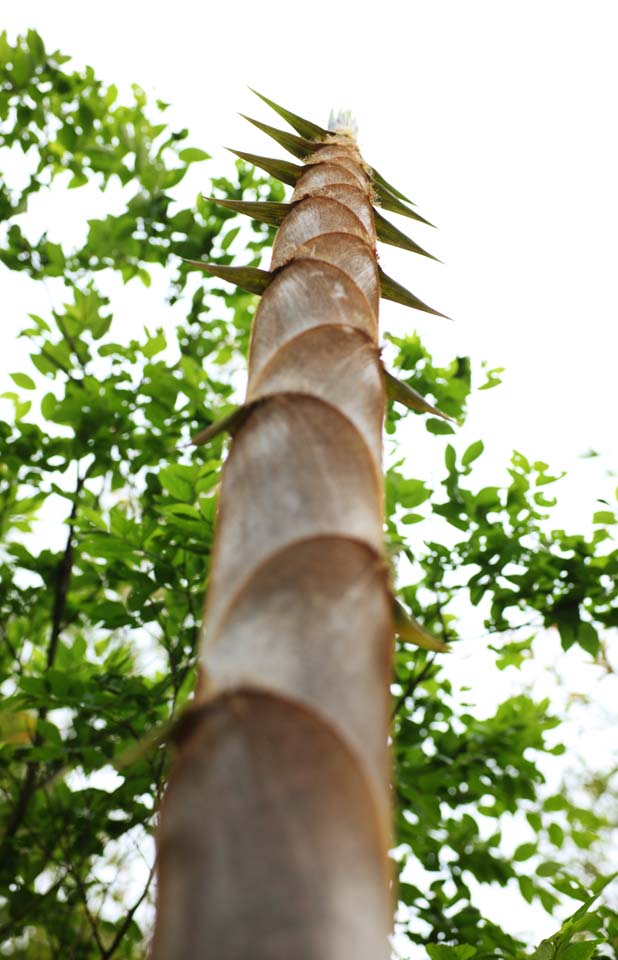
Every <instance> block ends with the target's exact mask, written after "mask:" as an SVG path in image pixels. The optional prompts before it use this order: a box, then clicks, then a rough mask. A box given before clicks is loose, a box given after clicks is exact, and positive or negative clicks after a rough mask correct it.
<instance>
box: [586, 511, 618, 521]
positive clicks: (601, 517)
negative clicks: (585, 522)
mask: <svg viewBox="0 0 618 960" xmlns="http://www.w3.org/2000/svg"><path fill="white" fill-rule="evenodd" d="M592 522H593V523H603V524H606V523H607V524H611V523H617V522H618V519H617V518H616V515H615V514H614V513H612V511H611V510H597V512H596V513H595V514H593V517H592Z"/></svg>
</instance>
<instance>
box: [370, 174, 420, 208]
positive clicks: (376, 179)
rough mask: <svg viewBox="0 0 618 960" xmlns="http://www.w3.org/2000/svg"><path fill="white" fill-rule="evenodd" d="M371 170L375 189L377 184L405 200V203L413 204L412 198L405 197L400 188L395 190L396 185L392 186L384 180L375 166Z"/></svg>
mask: <svg viewBox="0 0 618 960" xmlns="http://www.w3.org/2000/svg"><path fill="white" fill-rule="evenodd" d="M371 172H372V175H373V180H374V183H375V184H376V185H377V186H376V191H377V187H378V186H379V187H384V188H385V189H386V190H387V191H388V192H389V193H392V194H394V195H395V196H396V197H398V198H399V200H405V202H406V203H412V206H414V204H413V202H412V200H410V198H409V197H406V195H405V193H402V192H401V190H397V189H396V187H394V186H393V185H392V184H391V183H389V182H388V180H385V179H384V177H383V176H382V175H381V174H380V173H378V171H377V170H376V169H375V167H374V168H372V171H371Z"/></svg>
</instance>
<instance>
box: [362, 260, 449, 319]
mask: <svg viewBox="0 0 618 960" xmlns="http://www.w3.org/2000/svg"><path fill="white" fill-rule="evenodd" d="M379 275H380V293H381V295H382V297H383V298H384V299H385V300H392V301H393V302H394V303H401V304H403V305H404V307H411V308H412V309H413V310H422V311H423V313H431V314H433V315H434V316H436V317H444V319H445V320H450V319H451V317H448V316H447V315H446V314H445V313H440V311H439V310H434V308H433V307H430V306H428V304H426V303H424V302H423V301H422V300H419V298H418V297H416V296H415V295H414V294H413V293H412V292H411V291H410V290H407V289H406V287H404V286H402V284H400V283H397V281H396V280H393V278H392V277H389V276H387V274H385V273H384V271H383V270H382V269H381V268H379Z"/></svg>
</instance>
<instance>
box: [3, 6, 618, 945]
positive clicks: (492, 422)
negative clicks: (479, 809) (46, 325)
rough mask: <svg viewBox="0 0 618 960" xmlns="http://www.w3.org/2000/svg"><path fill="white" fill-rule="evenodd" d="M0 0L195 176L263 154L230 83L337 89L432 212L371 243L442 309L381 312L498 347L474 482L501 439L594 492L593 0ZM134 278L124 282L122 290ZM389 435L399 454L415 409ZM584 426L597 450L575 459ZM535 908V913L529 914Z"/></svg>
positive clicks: (305, 108)
mask: <svg viewBox="0 0 618 960" xmlns="http://www.w3.org/2000/svg"><path fill="white" fill-rule="evenodd" d="M0 11H1V17H0V25H1V26H2V28H6V29H8V31H9V34H10V35H13V34H14V33H15V32H16V31H24V30H26V29H27V28H28V27H34V28H35V29H37V30H38V31H39V32H40V33H41V34H42V36H43V38H44V40H45V43H46V45H47V47H48V48H58V47H59V48H60V49H62V51H63V52H65V53H68V54H71V55H72V56H74V58H75V60H76V63H77V64H80V65H82V64H84V63H89V64H92V66H93V67H94V68H95V70H96V72H97V74H98V75H99V76H100V77H101V78H103V79H107V80H109V81H113V82H116V83H119V84H120V83H126V84H128V83H131V82H134V81H135V82H138V83H140V84H141V85H142V86H143V87H145V88H146V90H147V91H149V92H153V93H155V94H156V95H157V96H159V97H161V98H163V99H164V100H166V101H169V102H171V103H172V104H173V105H174V113H173V118H174V120H175V122H176V123H178V124H181V125H183V126H188V127H189V128H190V130H191V137H190V140H189V141H188V142H190V143H191V144H192V145H195V146H200V147H203V148H204V149H206V150H207V151H208V152H209V153H211V154H213V161H212V162H211V163H209V164H204V165H201V166H200V167H199V171H200V176H201V177H203V183H204V186H206V184H207V178H208V176H210V175H213V176H216V175H217V174H218V173H220V172H221V169H222V168H223V167H224V166H227V165H228V164H229V162H230V161H229V159H228V155H226V154H225V152H224V150H223V148H222V145H223V144H226V145H229V146H236V147H238V148H240V149H244V150H247V151H251V152H255V153H262V154H266V155H282V154H281V151H279V150H278V148H277V147H276V145H275V144H274V143H272V141H269V140H268V139H267V138H266V137H265V136H264V135H263V134H261V133H259V132H258V131H257V130H254V129H253V128H252V127H251V126H250V125H248V124H247V123H246V122H245V121H244V120H242V119H240V118H239V117H238V115H237V113H238V111H242V112H243V113H248V114H249V115H253V116H256V117H259V118H261V119H263V120H265V121H266V122H269V123H273V124H274V125H275V126H278V125H281V126H283V122H282V121H281V123H280V122H279V120H278V119H277V118H275V116H274V114H271V112H270V111H269V110H268V108H266V106H265V105H263V104H261V102H260V101H258V100H257V99H256V98H255V97H254V96H253V95H252V94H251V93H249V92H248V91H247V89H246V86H247V84H250V85H251V86H253V87H256V88H257V89H258V90H261V91H262V92H264V93H265V94H266V95H268V96H271V97H272V98H273V99H275V100H277V101H279V102H282V103H283V104H284V105H286V106H288V107H290V108H291V109H293V110H294V111H295V112H297V113H300V114H301V115H303V116H306V117H308V118H310V119H313V120H315V121H317V122H319V123H325V122H326V121H327V119H328V114H329V112H330V109H331V108H332V107H339V106H343V107H349V108H351V109H352V110H353V111H354V112H355V114H356V116H357V118H358V121H359V125H360V136H359V140H360V146H361V149H362V150H363V152H364V154H365V156H366V158H367V160H368V161H369V162H370V163H371V164H372V165H374V166H376V167H377V168H378V169H379V170H380V171H381V172H382V173H383V174H384V175H385V176H386V177H387V179H389V180H390V181H391V182H392V183H394V184H395V185H396V186H397V187H399V188H400V189H401V190H403V192H404V193H407V194H408V195H409V196H411V197H412V199H413V200H415V201H416V203H417V204H418V209H419V211H420V212H421V213H422V214H423V215H424V216H426V217H427V218H428V219H429V220H431V221H432V222H433V223H435V224H436V225H437V226H438V227H439V229H438V230H437V231H436V230H431V229H430V228H423V227H418V228H417V227H416V226H415V225H414V223H413V222H412V221H405V222H402V223H400V224H398V225H400V226H401V227H402V228H403V229H404V230H405V231H406V232H408V233H410V234H411V235H412V236H413V237H414V238H415V239H417V240H418V242H420V243H421V245H423V246H426V247H427V248H428V249H429V250H431V252H433V253H434V254H435V255H437V256H438V257H440V258H441V259H442V260H443V261H444V263H445V265H444V266H441V265H439V264H435V263H432V262H429V261H426V260H425V259H423V258H420V257H414V256H413V255H411V254H404V253H401V252H399V251H394V250H393V249H392V248H385V249H383V250H382V264H383V266H384V268H385V269H386V270H387V272H388V273H390V274H391V275H393V276H394V277H396V278H397V279H399V280H400V281H401V282H403V283H404V284H405V285H406V286H408V287H409V288H410V289H411V290H413V291H414V292H415V293H416V294H417V295H418V296H420V297H421V298H422V299H423V300H426V301H428V302H429V303H431V304H432V305H434V306H435V307H437V308H438V309H440V310H443V311H444V312H445V313H447V314H449V315H450V316H452V317H453V318H455V320H456V323H453V324H450V323H448V321H443V320H440V319H437V318H434V319H429V318H424V317H423V316H422V315H420V314H415V313H413V312H411V311H405V309H404V308H399V307H396V306H393V305H386V307H385V308H384V311H383V318H384V321H385V322H384V326H385V327H386V328H388V329H390V330H393V331H398V332H402V331H403V330H406V329H408V330H413V329H415V328H417V329H418V330H419V331H420V332H421V333H422V334H423V335H424V336H425V337H426V340H427V344H428V346H429V347H430V349H431V350H433V351H434V352H435V353H436V355H437V356H438V357H439V358H442V359H444V360H448V359H450V358H452V357H453V356H455V355H456V354H469V355H471V357H472V358H473V360H475V361H476V362H477V363H479V362H480V361H481V360H483V359H485V360H487V361H489V364H490V366H504V367H506V368H507V369H506V373H505V376H504V385H503V386H502V387H500V388H498V389H496V390H494V391H491V392H490V393H486V394H481V395H480V398H479V400H478V401H475V402H473V404H472V405H471V411H470V417H469V419H468V423H467V424H466V426H465V427H464V428H463V429H462V430H461V431H459V434H460V441H459V442H461V443H462V444H465V442H471V441H472V440H475V439H477V438H478V437H482V438H483V439H484V442H485V447H486V453H485V456H484V459H483V461H482V462H481V463H482V470H483V476H484V477H489V478H491V480H487V482H499V480H498V481H496V479H495V477H496V471H497V470H502V469H503V467H504V465H505V463H506V461H507V460H508V457H509V455H510V451H511V450H512V449H513V448H516V449H519V450H521V451H522V452H524V453H526V455H528V456H529V457H530V458H531V459H542V460H545V461H547V462H549V463H550V464H551V465H552V467H555V468H556V470H561V469H567V470H568V471H569V479H568V480H566V481H563V482H562V483H561V486H560V488H558V490H557V492H559V493H560V498H561V500H562V502H563V507H562V510H561V515H560V516H561V520H562V522H564V523H565V524H566V523H568V522H569V520H570V519H572V520H573V523H572V528H573V529H574V530H576V529H579V526H581V524H582V523H585V521H586V519H587V518H589V517H590V515H591V513H592V511H593V510H594V509H595V503H594V499H595V497H599V496H604V497H607V498H608V499H612V498H613V490H614V488H615V486H616V482H617V481H616V478H615V476H614V477H613V478H608V476H607V471H615V470H616V456H615V455H616V447H617V442H616V440H617V437H616V433H617V431H616V400H615V395H616V386H615V371H616V368H617V366H618V332H617V331H618V324H617V320H618V316H617V314H618V292H617V285H616V260H617V257H618V241H617V233H616V224H617V223H618V176H617V171H618V151H617V148H616V142H617V141H616V94H617V90H618V56H617V55H616V37H617V35H618V34H617V28H618V6H617V5H616V4H615V2H614V0H605V2H603V0H579V2H571V0H518V2H517V3H514V2H506V0H502V2H497V0H467V2H462V0H433V2H428V0H425V2H422V0H407V2H395V0H382V2H381V3H379V4H374V5H372V6H371V7H370V8H369V7H368V8H363V6H362V5H360V4H359V3H358V2H356V3H351V2H345V3H344V2H340V3H336V2H333V0H331V2H328V3H327V2H324V0H305V2H304V3H302V4H291V3H284V2H281V0H275V2H270V3H268V2H267V3H262V4H258V3H256V2H255V0H254V2H250V0H234V2H232V3H229V4H227V5H225V6H224V4H223V3H222V2H221V3H217V4H213V3H212V2H208V0H206V2H201V3H194V2H181V0H179V2H176V3H175V4H173V5H168V4H165V5H164V4H161V5H156V4H153V3H152V2H149V3H145V2H143V0H129V2H127V0H124V2H122V3H121V2H119V0H108V2H107V3H106V4H104V5H99V6H91V5H87V4H84V3H83V0H82V2H79V3H78V2H75V0H58V2H56V3H53V4H50V3H49V2H48V0H29V2H28V3H27V4H23V5H17V4H15V3H10V2H8V0H3V2H1V0H0ZM192 182H193V181H192ZM196 183H197V181H196ZM197 189H199V186H196V187H195V190H197ZM80 193H81V191H75V192H74V194H73V196H74V197H75V210H76V215H77V211H78V208H79V203H80V200H79V194H80ZM104 203H105V199H104V198H103V205H102V206H101V207H100V210H99V211H98V213H99V215H101V214H102V212H103V209H104ZM91 215H95V214H94V213H93V214H91ZM52 219H53V218H52ZM392 219H393V220H397V218H395V217H393V218H392ZM50 233H51V228H50ZM2 279H3V282H5V274H4V272H3V275H2ZM26 286H27V285H26V284H25V283H24V282H23V278H22V279H18V280H16V281H15V283H14V284H12V285H11V286H10V288H6V290H5V294H4V297H3V299H4V300H5V302H6V300H7V293H8V299H9V300H10V301H11V303H10V308H9V310H8V311H7V314H6V315H5V322H4V323H3V324H2V326H1V328H0V348H1V349H2V351H3V356H4V357H6V356H7V355H10V354H11V349H12V345H13V342H14V337H15V335H16V333H17V331H18V330H19V329H20V327H21V324H22V322H23V314H24V313H25V312H27V311H28V310H34V309H36V308H37V305H36V304H33V303H32V301H31V300H27V301H26V300H24V297H25V295H26ZM28 290H30V288H29V287H28ZM28 296H30V293H29V294H28ZM141 296H143V294H142V291H141V290H140V289H136V290H135V297H136V300H135V303H136V304H137V303H138V302H139V297H141ZM41 309H43V307H42V306H41ZM138 319H139V322H140V323H141V322H142V320H141V318H138ZM145 322H147V320H146V321H145ZM8 369H16V368H15V367H14V366H10V367H9V368H8ZM0 379H1V381H2V387H3V389H5V386H4V382H5V376H2V377H0ZM408 436H409V437H410V440H409V442H410V444H411V452H412V456H413V457H414V446H413V445H414V443H415V442H417V441H419V430H418V427H417V429H416V430H415V431H414V433H413V434H412V433H410V434H406V438H407V437H408ZM430 442H431V443H432V444H434V447H435V442H436V441H434V440H431V441H430ZM407 443H408V440H407V439H406V444H407ZM591 448H592V449H594V450H596V451H598V452H599V453H601V454H602V456H601V457H600V458H596V459H593V460H581V459H578V458H580V457H581V455H582V454H584V453H586V452H587V451H588V450H590V449H591ZM417 449H418V451H422V450H424V449H425V441H424V440H422V441H420V442H419V443H418V448H417ZM419 475H420V474H419ZM578 525H579V526H578ZM412 530H414V528H412ZM474 669H475V667H474V665H473V664H468V672H470V673H471V674H472V673H474ZM614 695H615V691H614ZM499 896H502V897H503V896H504V895H503V894H500V895H499ZM503 903H504V901H503ZM501 912H503V913H504V914H505V916H506V915H508V908H507V909H506V910H504V911H501ZM511 920H512V917H511ZM553 925H554V921H551V920H549V921H548V922H544V921H541V920H539V921H538V933H539V934H540V933H542V934H543V935H546V934H547V932H548V931H549V930H551V928H552V926H553Z"/></svg>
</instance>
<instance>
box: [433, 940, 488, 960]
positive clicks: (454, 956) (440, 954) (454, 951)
mask: <svg viewBox="0 0 618 960" xmlns="http://www.w3.org/2000/svg"><path fill="white" fill-rule="evenodd" d="M425 949H426V951H427V956H428V957H430V960H470V958H471V957H474V956H475V955H476V952H477V951H476V947H473V946H471V945H470V944H467V943H466V944H459V945H458V946H456V947H447V946H446V944H442V943H428V944H426V946H425Z"/></svg>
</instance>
